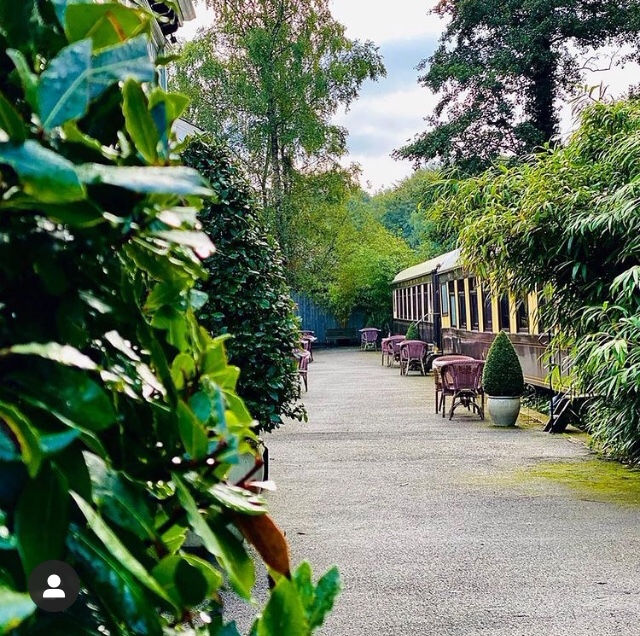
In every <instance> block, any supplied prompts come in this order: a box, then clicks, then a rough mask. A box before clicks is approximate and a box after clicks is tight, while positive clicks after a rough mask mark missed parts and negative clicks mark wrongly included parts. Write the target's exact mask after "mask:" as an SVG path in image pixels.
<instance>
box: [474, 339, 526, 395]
mask: <svg viewBox="0 0 640 636" xmlns="http://www.w3.org/2000/svg"><path fill="white" fill-rule="evenodd" d="M482 381H483V384H484V390H485V391H486V392H487V394H488V395H494V396H500V397H516V396H519V395H522V393H523V391H524V376H523V375H522V367H521V366H520V360H518V354H517V353H516V350H515V349H514V348H513V345H512V344H511V340H509V336H507V334H506V333H505V332H504V331H501V332H500V333H499V334H498V335H497V336H496V338H495V340H494V341H493V344H492V345H491V347H490V349H489V355H487V362H486V364H485V367H484V375H483V378H482Z"/></svg>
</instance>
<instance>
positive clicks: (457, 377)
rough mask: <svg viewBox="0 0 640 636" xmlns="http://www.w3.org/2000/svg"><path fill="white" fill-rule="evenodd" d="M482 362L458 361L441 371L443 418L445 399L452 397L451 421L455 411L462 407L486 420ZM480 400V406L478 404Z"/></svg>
mask: <svg viewBox="0 0 640 636" xmlns="http://www.w3.org/2000/svg"><path fill="white" fill-rule="evenodd" d="M483 370H484V362H483V361H482V360H458V361H457V362H448V363H447V364H445V365H444V366H443V367H442V368H441V370H440V373H441V376H442V398H441V400H442V402H441V408H442V417H444V416H445V399H446V396H447V395H450V396H451V397H452V399H453V401H452V402H451V408H450V409H449V419H452V418H453V413H454V411H455V410H456V409H457V408H458V407H459V406H460V405H462V406H465V407H467V409H473V411H474V412H477V413H478V415H479V416H480V419H481V420H483V419H484V391H483V390H482V371H483ZM478 399H480V404H478Z"/></svg>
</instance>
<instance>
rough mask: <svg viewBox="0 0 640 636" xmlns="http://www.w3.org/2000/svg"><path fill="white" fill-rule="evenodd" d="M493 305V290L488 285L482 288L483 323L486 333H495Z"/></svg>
mask: <svg viewBox="0 0 640 636" xmlns="http://www.w3.org/2000/svg"><path fill="white" fill-rule="evenodd" d="M492 305H493V303H492V302H491V290H490V289H489V286H488V285H483V286H482V322H483V324H484V330H485V331H493V309H492Z"/></svg>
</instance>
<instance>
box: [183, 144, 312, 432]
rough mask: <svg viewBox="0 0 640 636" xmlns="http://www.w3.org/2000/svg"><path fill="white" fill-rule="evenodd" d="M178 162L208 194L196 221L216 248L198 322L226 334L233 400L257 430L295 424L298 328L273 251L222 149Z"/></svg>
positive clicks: (195, 152)
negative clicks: (236, 372)
mask: <svg viewBox="0 0 640 636" xmlns="http://www.w3.org/2000/svg"><path fill="white" fill-rule="evenodd" d="M183 157H184V160H185V162H186V163H187V164H188V165H190V166H193V167H194V168H196V169H197V170H199V171H200V173H201V174H203V175H204V176H205V177H206V178H207V179H208V180H209V183H210V184H211V187H212V189H213V191H214V193H215V196H213V197H211V198H209V199H207V200H206V202H205V206H204V208H203V209H202V210H201V212H200V213H199V218H200V220H201V221H202V224H203V229H204V230H205V232H206V233H207V234H208V235H209V237H210V238H211V239H212V240H213V242H214V243H215V244H216V248H217V249H216V253H215V254H214V255H212V256H211V258H209V259H208V260H207V261H206V264H205V266H206V268H207V272H208V276H207V279H206V280H205V281H203V282H201V283H200V285H199V286H200V289H202V290H203V291H205V292H206V293H207V295H208V301H207V302H206V303H205V305H204V306H203V307H202V308H201V309H200V311H199V318H200V320H201V322H202V323H203V324H204V325H205V326H206V327H207V328H208V329H209V330H210V331H211V332H213V333H216V334H226V333H231V334H233V337H232V338H231V339H229V340H228V341H227V348H228V352H229V357H230V361H231V363H232V364H235V365H237V366H238V367H240V368H241V369H242V372H241V374H240V378H239V381H238V393H239V394H240V396H241V397H242V398H243V399H244V400H245V402H246V403H247V406H248V407H249V410H250V411H251V413H252V414H253V416H254V417H255V418H256V419H257V420H258V423H259V429H260V430H263V431H270V430H272V429H274V428H276V427H277V426H279V425H280V424H281V423H282V420H283V418H285V417H286V418H294V419H298V420H302V419H304V418H305V416H306V414H305V411H304V407H303V406H302V404H301V403H300V401H299V397H300V383H299V381H298V373H297V368H296V365H295V362H294V359H293V357H292V351H293V350H294V349H295V348H299V347H300V328H299V323H298V318H297V317H296V315H295V312H294V304H293V301H292V300H291V296H290V292H289V288H288V286H287V283H286V279H285V272H284V267H283V264H282V259H281V256H280V250H279V248H278V245H277V243H276V241H275V239H274V238H273V237H272V236H271V235H270V234H269V232H268V230H267V227H266V224H265V222H264V221H263V219H262V217H261V214H260V210H259V209H258V207H257V205H256V203H255V200H254V198H253V193H252V191H251V188H250V186H249V184H248V183H247V181H246V180H245V178H244V176H243V174H242V172H241V170H240V169H239V168H238V167H237V166H236V165H235V164H234V162H233V160H232V159H231V157H230V155H229V152H228V150H227V148H226V147H225V146H224V145H222V144H221V143H218V142H214V141H207V140H205V139H203V138H199V139H194V140H193V141H192V143H191V144H190V145H189V147H188V148H187V150H186V151H185V152H184V155H183Z"/></svg>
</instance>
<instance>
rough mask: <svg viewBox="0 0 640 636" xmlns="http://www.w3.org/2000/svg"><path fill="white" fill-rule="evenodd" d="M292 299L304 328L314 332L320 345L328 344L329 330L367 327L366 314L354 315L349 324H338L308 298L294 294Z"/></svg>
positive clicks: (356, 313) (331, 316) (331, 315)
mask: <svg viewBox="0 0 640 636" xmlns="http://www.w3.org/2000/svg"><path fill="white" fill-rule="evenodd" d="M291 297H292V298H293V301H294V302H295V303H296V305H297V306H298V315H299V316H300V318H301V320H302V328H303V329H311V330H312V331H314V332H315V334H316V338H318V344H320V345H323V344H325V343H326V335H327V329H341V328H349V329H355V330H358V329H362V328H363V327H365V326H366V325H365V324H364V322H365V315H364V313H361V312H355V313H353V314H352V315H351V316H350V318H349V320H348V322H347V324H346V325H343V324H340V323H339V322H338V320H337V319H336V317H335V316H334V315H333V314H331V312H329V311H327V310H326V309H325V308H324V307H320V306H319V305H317V304H316V303H314V302H313V301H312V300H311V299H310V298H309V297H308V296H305V295H304V294H299V293H296V292H293V293H292V294H291Z"/></svg>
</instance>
